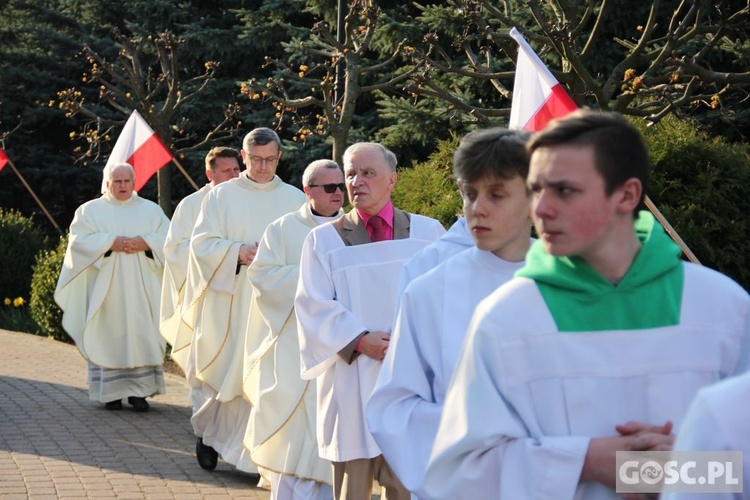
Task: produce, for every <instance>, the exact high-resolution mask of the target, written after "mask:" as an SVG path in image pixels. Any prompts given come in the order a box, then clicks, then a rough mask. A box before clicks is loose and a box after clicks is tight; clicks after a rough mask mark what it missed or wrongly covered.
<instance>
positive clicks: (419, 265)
mask: <svg viewBox="0 0 750 500" xmlns="http://www.w3.org/2000/svg"><path fill="white" fill-rule="evenodd" d="M473 246H474V240H473V239H472V238H471V233H470V231H469V227H468V226H467V225H466V218H464V217H459V218H458V220H457V221H456V222H454V223H453V224H452V225H451V227H449V228H448V231H447V232H446V233H445V234H444V235H442V236H441V237H440V239H438V240H437V241H435V242H434V243H430V244H429V245H427V246H426V247H425V248H424V249H423V250H422V251H420V252H418V253H417V255H415V256H414V257H412V258H411V259H409V262H407V263H406V265H404V270H403V272H402V273H401V284H400V286H399V290H400V292H401V293H403V291H404V289H406V285H408V284H409V283H411V282H412V281H414V280H415V279H416V278H418V277H420V276H422V275H423V274H425V273H426V272H428V271H430V270H431V269H434V268H436V267H437V266H438V265H439V264H441V263H443V262H445V261H446V260H448V259H450V258H451V257H453V256H454V255H456V254H458V253H461V252H463V251H464V250H468V249H469V248H471V247H473ZM400 296H401V295H400V293H399V297H400Z"/></svg>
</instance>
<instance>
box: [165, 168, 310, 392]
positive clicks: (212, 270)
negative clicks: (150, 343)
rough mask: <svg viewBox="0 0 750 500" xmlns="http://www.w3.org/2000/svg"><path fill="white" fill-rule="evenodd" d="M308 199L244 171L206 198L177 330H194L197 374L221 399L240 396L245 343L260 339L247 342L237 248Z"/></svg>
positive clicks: (245, 284)
mask: <svg viewBox="0 0 750 500" xmlns="http://www.w3.org/2000/svg"><path fill="white" fill-rule="evenodd" d="M306 200H307V198H306V197H305V195H304V193H303V192H302V191H300V190H299V189H297V188H295V187H293V186H290V185H289V184H285V183H283V182H282V181H281V179H279V178H278V177H274V178H273V180H272V181H270V182H268V183H266V184H258V183H256V182H254V181H252V180H250V179H249V178H248V177H247V175H246V174H244V173H243V174H242V175H240V177H238V178H237V179H232V180H230V181H227V182H224V183H222V184H220V185H218V186H216V187H214V188H213V189H212V190H211V191H210V192H209V193H208V195H206V198H205V200H204V202H203V208H202V210H201V214H200V215H199V217H198V221H197V222H196V225H195V229H194V230H193V235H192V238H191V246H190V257H189V264H188V274H187V283H186V285H185V297H184V299H183V307H182V311H181V314H182V322H181V323H180V328H181V329H183V328H188V329H190V330H192V331H193V335H192V356H193V357H194V359H193V360H192V361H193V362H194V363H195V373H196V377H197V379H198V380H199V381H201V382H203V383H205V384H207V385H208V386H209V387H210V388H211V389H213V390H214V391H215V392H217V393H218V395H217V399H218V400H219V401H224V402H228V401H231V400H233V399H235V398H237V397H241V396H242V379H243V363H244V357H245V349H246V340H247V349H248V350H249V351H254V350H255V348H257V346H258V344H259V343H260V341H261V340H262V339H255V338H249V339H246V338H245V330H246V327H247V319H248V315H249V314H248V313H249V311H250V301H251V299H252V288H251V286H250V282H249V281H248V280H247V277H246V275H245V272H246V269H247V268H246V267H245V266H241V267H240V270H239V272H237V268H238V266H237V263H238V260H237V257H238V255H239V250H240V246H242V244H247V245H255V244H256V243H258V242H260V240H261V237H262V236H263V232H264V231H265V229H266V226H267V225H268V224H269V223H270V222H272V221H274V220H276V219H277V218H279V217H281V216H282V215H284V214H287V213H289V212H292V211H294V210H297V209H298V208H299V207H300V206H301V205H302V204H304V203H305V201H306ZM183 333H184V332H180V333H178V338H183V337H182V335H183Z"/></svg>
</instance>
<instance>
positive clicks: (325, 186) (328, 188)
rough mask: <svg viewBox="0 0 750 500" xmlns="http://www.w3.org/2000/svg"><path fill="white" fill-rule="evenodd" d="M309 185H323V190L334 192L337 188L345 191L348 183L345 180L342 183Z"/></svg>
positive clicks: (312, 186)
mask: <svg viewBox="0 0 750 500" xmlns="http://www.w3.org/2000/svg"><path fill="white" fill-rule="evenodd" d="M308 187H311V188H314V187H322V188H323V191H325V192H326V193H328V194H333V193H335V192H336V190H337V189H340V190H341V192H342V193H343V192H344V189H346V184H344V183H343V182H342V183H341V184H310V186H308Z"/></svg>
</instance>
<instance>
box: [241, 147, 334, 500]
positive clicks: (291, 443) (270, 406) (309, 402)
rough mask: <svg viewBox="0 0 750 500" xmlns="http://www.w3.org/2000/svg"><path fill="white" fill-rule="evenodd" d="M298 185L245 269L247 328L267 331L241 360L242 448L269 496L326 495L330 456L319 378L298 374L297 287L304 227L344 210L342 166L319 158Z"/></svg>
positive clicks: (288, 499) (290, 499)
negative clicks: (246, 417) (318, 430)
mask: <svg viewBox="0 0 750 500" xmlns="http://www.w3.org/2000/svg"><path fill="white" fill-rule="evenodd" d="M302 189H303V190H304V192H305V195H306V196H307V198H308V200H309V201H308V203H306V204H304V205H303V206H302V207H301V208H300V209H299V210H297V211H296V212H292V213H289V214H287V215H285V216H283V217H281V218H280V219H276V220H275V221H274V222H272V223H271V224H270V225H269V226H268V227H267V228H266V232H265V234H264V235H263V239H262V240H261V241H260V246H259V247H258V253H257V254H256V255H255V260H253V263H252V264H251V265H250V267H249V268H248V270H247V275H248V278H249V279H250V282H251V283H252V285H253V300H252V304H251V306H250V320H249V323H248V329H255V330H258V331H257V332H256V333H254V334H253V335H264V336H265V339H264V340H263V344H262V345H261V346H260V348H258V350H257V351H256V352H255V353H253V354H252V355H251V356H250V357H249V358H248V360H247V361H246V363H247V364H248V365H249V366H250V369H249V372H248V374H247V376H246V377H245V382H244V384H243V390H244V393H245V397H246V398H248V399H249V401H250V402H251V403H252V405H253V411H252V413H251V414H250V422H249V423H248V426H247V433H246V434H245V448H247V449H248V450H250V458H251V459H252V460H253V462H255V463H256V464H257V465H258V466H259V467H263V468H264V469H266V470H267V471H268V475H269V476H270V482H271V498H273V499H279V500H316V499H319V500H330V498H331V497H332V496H333V490H332V489H331V484H332V482H333V477H332V475H331V463H330V462H329V461H328V460H325V459H323V458H321V457H320V456H319V455H318V444H317V441H316V440H315V420H316V418H315V411H316V408H315V388H316V383H315V380H303V379H302V378H301V377H300V376H299V367H300V361H299V360H300V350H299V338H298V336H297V317H296V316H295V314H294V294H295V291H296V290H297V281H298V280H299V263H300V257H301V255H302V244H303V243H304V241H305V238H306V237H307V235H308V233H309V232H310V231H311V230H312V229H313V228H314V227H317V226H319V225H320V224H323V223H325V222H330V221H332V220H335V219H338V218H339V217H341V216H342V215H344V213H343V211H342V210H341V207H342V205H343V204H344V196H345V195H344V193H345V191H346V188H345V186H344V174H343V172H342V171H341V168H340V167H339V166H338V165H337V164H336V162H335V161H333V160H316V161H314V162H312V163H311V164H310V165H308V166H307V168H306V169H305V171H304V173H303V174H302Z"/></svg>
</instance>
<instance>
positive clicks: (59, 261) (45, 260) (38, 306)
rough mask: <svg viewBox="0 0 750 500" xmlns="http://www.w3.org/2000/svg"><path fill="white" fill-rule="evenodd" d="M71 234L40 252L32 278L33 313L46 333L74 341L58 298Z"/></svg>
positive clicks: (37, 322) (42, 331)
mask: <svg viewBox="0 0 750 500" xmlns="http://www.w3.org/2000/svg"><path fill="white" fill-rule="evenodd" d="M67 245H68V237H67V236H64V237H62V238H60V242H59V243H58V245H57V248H55V249H53V250H42V251H41V252H39V254H38V255H37V256H36V265H35V266H34V275H33V277H32V280H31V301H30V303H29V306H30V310H31V317H32V318H33V320H34V321H35V322H36V324H37V325H38V327H39V330H40V331H41V333H42V334H43V335H46V336H48V337H51V338H54V339H56V340H62V341H65V342H70V343H72V342H73V341H72V339H71V338H70V337H69V336H68V334H67V332H65V330H64V329H63V326H62V310H61V309H60V308H59V307H58V306H57V303H56V302H55V288H57V280H58V278H59V277H60V271H61V270H62V266H63V260H64V259H65V249H66V247H67Z"/></svg>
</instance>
